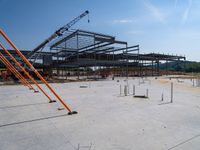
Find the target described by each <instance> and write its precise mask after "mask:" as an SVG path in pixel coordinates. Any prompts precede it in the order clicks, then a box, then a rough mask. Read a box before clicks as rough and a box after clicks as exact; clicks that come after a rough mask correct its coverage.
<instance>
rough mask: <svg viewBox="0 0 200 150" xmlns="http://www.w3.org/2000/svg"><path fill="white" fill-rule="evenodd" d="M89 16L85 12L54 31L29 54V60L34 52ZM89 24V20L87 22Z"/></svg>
mask: <svg viewBox="0 0 200 150" xmlns="http://www.w3.org/2000/svg"><path fill="white" fill-rule="evenodd" d="M88 14H89V11H88V10H86V11H85V12H84V13H82V14H81V15H79V16H78V17H76V18H74V19H73V20H72V21H70V22H69V23H68V24H66V25H64V26H63V27H61V28H59V29H58V30H57V31H55V32H54V33H53V34H52V35H51V36H50V37H49V38H47V39H46V40H44V41H43V42H42V43H41V44H39V45H38V46H37V47H36V48H34V49H33V50H32V51H31V52H30V53H29V54H28V58H29V59H30V58H31V57H32V56H33V55H34V54H35V53H36V52H38V51H39V50H41V49H43V48H44V47H45V46H46V45H47V44H48V43H49V42H51V41H52V40H53V39H55V38H57V37H59V36H62V35H63V33H64V32H65V31H67V30H68V29H69V28H70V27H71V26H73V25H74V24H75V23H77V22H78V21H79V20H80V19H81V18H83V17H85V16H86V15H88ZM88 22H89V20H88Z"/></svg>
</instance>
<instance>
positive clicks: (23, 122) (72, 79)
mask: <svg viewBox="0 0 200 150" xmlns="http://www.w3.org/2000/svg"><path fill="white" fill-rule="evenodd" d="M89 13H90V12H89V11H88V10H86V11H85V12H83V13H82V14H80V15H79V16H77V17H75V18H74V19H73V20H71V21H70V22H69V23H67V24H66V25H64V26H62V27H60V28H58V29H57V30H55V32H53V31H52V32H53V34H52V35H50V36H49V37H48V38H46V39H45V40H44V41H42V42H41V43H40V44H39V45H38V46H36V47H35V48H33V49H30V50H27V49H18V48H17V46H16V45H15V43H14V42H13V41H12V39H11V38H10V37H9V36H10V35H8V34H6V32H7V31H5V30H3V29H0V36H1V39H3V41H0V61H1V62H0V150H51V149H52V150H146V149H149V150H188V149H192V150H199V149H200V144H199V143H200V132H199V131H200V116H199V112H200V104H199V99H200V78H199V77H198V76H193V75H191V74H187V73H186V72H185V71H184V66H185V62H186V61H187V58H186V56H185V55H184V54H168V53H166V54H165V53H159V52H150V53H141V50H140V45H139V43H138V44H137V43H136V44H135V45H129V43H128V42H127V41H124V40H123V39H120V37H116V35H109V34H106V33H98V32H95V31H88V30H84V29H80V28H81V27H80V28H79V29H72V28H71V27H72V26H73V25H74V24H76V23H77V24H78V22H79V20H81V19H82V18H84V17H86V16H87V15H88V14H89ZM5 42H6V43H7V44H6V46H5V45H4V43H5ZM16 44H17V43H16ZM7 45H9V48H7ZM46 47H49V49H45V48H46ZM171 64H173V65H175V66H176V67H179V68H180V67H182V68H181V69H182V70H180V71H172V70H170V69H169V65H171ZM161 66H162V69H161ZM163 68H164V69H163Z"/></svg>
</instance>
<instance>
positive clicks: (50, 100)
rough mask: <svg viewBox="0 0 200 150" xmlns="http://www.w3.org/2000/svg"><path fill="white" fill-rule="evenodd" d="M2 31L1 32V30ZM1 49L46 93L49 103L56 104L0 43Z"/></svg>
mask: <svg viewBox="0 0 200 150" xmlns="http://www.w3.org/2000/svg"><path fill="white" fill-rule="evenodd" d="M0 31H1V30H0ZM0 47H2V49H3V50H4V51H5V52H6V53H7V54H8V56H9V57H10V58H11V59H12V60H13V61H14V62H15V64H16V65H17V66H18V67H19V68H20V69H21V70H22V71H23V72H24V73H25V74H26V76H27V77H28V78H29V79H30V80H31V81H32V82H33V83H34V84H35V85H36V86H37V87H38V88H39V89H40V90H41V91H42V93H44V95H45V96H46V97H47V98H48V99H49V102H50V103H52V102H55V101H54V100H52V99H51V97H50V96H49V95H48V94H47V93H46V92H45V91H44V90H43V89H42V88H41V87H40V85H39V84H38V83H37V82H36V81H35V80H34V79H33V78H32V77H31V76H30V75H29V73H28V72H27V71H26V70H25V69H24V67H22V66H21V64H20V63H19V62H18V61H17V60H16V59H15V58H14V57H13V56H12V54H10V52H9V51H8V50H7V49H6V48H5V47H4V46H3V45H2V44H1V43H0Z"/></svg>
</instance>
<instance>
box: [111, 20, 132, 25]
mask: <svg viewBox="0 0 200 150" xmlns="http://www.w3.org/2000/svg"><path fill="white" fill-rule="evenodd" d="M113 22H114V23H121V24H125V23H132V22H133V20H131V19H120V20H114V21H113Z"/></svg>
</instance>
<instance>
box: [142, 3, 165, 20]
mask: <svg viewBox="0 0 200 150" xmlns="http://www.w3.org/2000/svg"><path fill="white" fill-rule="evenodd" d="M144 5H145V7H146V8H147V9H148V10H149V12H150V13H151V15H152V16H153V17H154V18H155V19H156V20H158V21H159V22H161V23H163V24H165V23H166V21H165V17H164V15H163V14H162V13H161V11H160V10H159V9H158V8H157V7H156V6H154V5H153V4H152V3H151V2H150V1H149V0H145V1H144Z"/></svg>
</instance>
